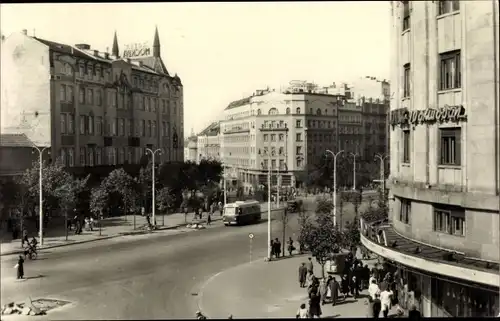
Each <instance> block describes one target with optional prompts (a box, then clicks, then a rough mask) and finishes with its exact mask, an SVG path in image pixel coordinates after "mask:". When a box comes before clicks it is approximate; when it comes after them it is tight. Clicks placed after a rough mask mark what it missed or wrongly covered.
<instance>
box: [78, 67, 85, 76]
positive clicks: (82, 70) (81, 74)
mask: <svg viewBox="0 0 500 321" xmlns="http://www.w3.org/2000/svg"><path fill="white" fill-rule="evenodd" d="M79 71H80V77H81V78H83V75H84V74H85V68H84V67H83V65H80V66H79Z"/></svg>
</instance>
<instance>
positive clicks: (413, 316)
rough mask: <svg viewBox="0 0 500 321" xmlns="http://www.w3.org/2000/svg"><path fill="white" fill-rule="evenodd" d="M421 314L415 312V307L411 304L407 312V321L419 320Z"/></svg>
mask: <svg viewBox="0 0 500 321" xmlns="http://www.w3.org/2000/svg"><path fill="white" fill-rule="evenodd" d="M421 317H422V314H421V313H420V311H418V310H417V306H416V305H415V304H412V306H411V309H410V311H409V312H408V319H410V320H420V318H421Z"/></svg>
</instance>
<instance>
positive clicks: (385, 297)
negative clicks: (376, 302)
mask: <svg viewBox="0 0 500 321" xmlns="http://www.w3.org/2000/svg"><path fill="white" fill-rule="evenodd" d="M392 294H393V293H392V291H390V290H389V289H386V290H384V291H382V293H380V302H381V304H382V313H383V314H384V318H387V317H388V316H389V310H390V308H391V296H392Z"/></svg>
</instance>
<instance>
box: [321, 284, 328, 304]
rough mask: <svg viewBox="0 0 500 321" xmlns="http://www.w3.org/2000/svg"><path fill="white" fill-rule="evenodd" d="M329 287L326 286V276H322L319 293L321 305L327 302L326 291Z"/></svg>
mask: <svg viewBox="0 0 500 321" xmlns="http://www.w3.org/2000/svg"><path fill="white" fill-rule="evenodd" d="M327 291H328V290H327V287H326V280H325V278H321V280H320V281H319V295H320V297H321V305H325V303H326V293H327Z"/></svg>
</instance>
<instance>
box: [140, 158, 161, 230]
mask: <svg viewBox="0 0 500 321" xmlns="http://www.w3.org/2000/svg"><path fill="white" fill-rule="evenodd" d="M146 151H148V152H150V153H151V155H152V160H153V165H152V166H151V172H152V173H151V176H152V178H151V180H152V184H151V193H152V205H151V207H152V210H153V226H154V227H156V218H155V209H156V204H155V166H156V163H155V154H156V153H158V154H159V155H161V149H160V148H158V149H156V150H155V151H153V150H152V149H150V148H146ZM134 217H135V216H134Z"/></svg>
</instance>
